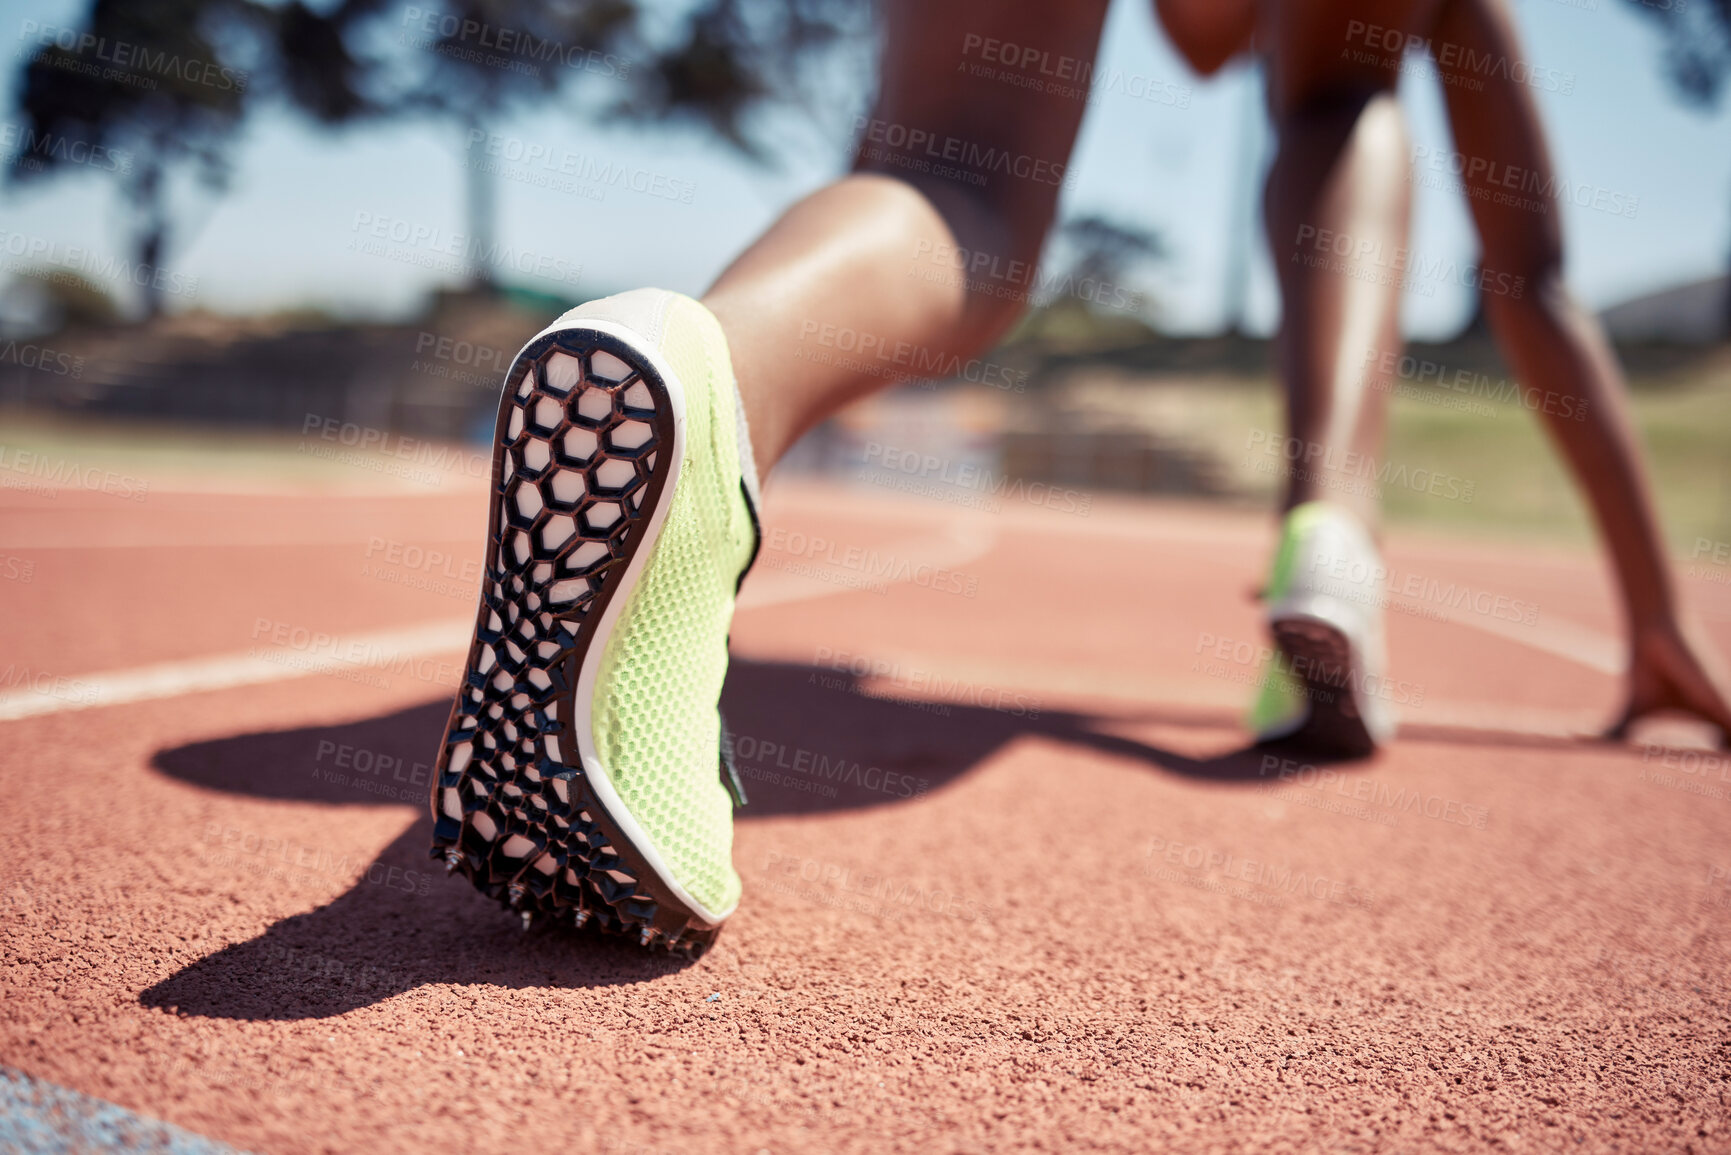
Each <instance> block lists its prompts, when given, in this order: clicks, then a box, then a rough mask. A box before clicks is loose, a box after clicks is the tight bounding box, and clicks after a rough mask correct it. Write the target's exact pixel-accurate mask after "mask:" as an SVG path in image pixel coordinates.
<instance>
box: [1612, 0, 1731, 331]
mask: <svg viewBox="0 0 1731 1155" xmlns="http://www.w3.org/2000/svg"><path fill="white" fill-rule="evenodd" d="M1629 3H1630V4H1632V5H1633V6H1634V7H1635V9H1636V10H1637V11H1639V12H1641V13H1642V14H1643V15H1645V16H1646V17H1647V18H1648V19H1650V20H1653V21H1654V22H1656V23H1657V24H1658V25H1659V27H1660V29H1661V30H1662V32H1663V34H1664V37H1665V61H1664V68H1665V74H1666V76H1667V77H1668V78H1669V80H1670V81H1671V86H1672V88H1673V89H1674V90H1675V91H1676V92H1677V95H1678V96H1679V97H1681V98H1682V100H1683V102H1684V103H1685V104H1687V105H1690V106H1693V107H1694V108H1697V109H1701V110H1704V111H1705V110H1709V109H1714V108H1717V107H1718V105H1719V99H1720V97H1721V96H1722V95H1723V93H1724V91H1725V81H1726V78H1727V77H1728V76H1731V0H1629ZM1721 310H1722V312H1721V320H1720V328H1721V332H1723V333H1727V334H1731V277H1728V278H1727V283H1726V288H1725V295H1724V298H1723V300H1722V304H1721Z"/></svg>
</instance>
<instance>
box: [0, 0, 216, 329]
mask: <svg viewBox="0 0 1731 1155" xmlns="http://www.w3.org/2000/svg"><path fill="white" fill-rule="evenodd" d="M235 8H236V6H235V5H234V4H233V3H232V0H95V2H94V3H93V4H92V5H91V9H90V14H89V16H88V17H87V18H86V20H85V21H84V22H83V23H82V25H81V26H80V27H79V28H78V29H76V30H72V29H57V28H48V27H44V26H42V25H39V24H37V23H36V22H34V21H29V22H26V32H27V34H29V35H32V36H34V38H35V50H34V51H33V52H32V53H31V55H30V56H29V57H28V59H27V60H26V62H25V64H24V66H23V69H22V75H21V77H20V80H19V89H20V91H19V97H18V107H19V110H20V111H21V112H22V114H23V120H24V125H23V128H22V134H21V140H20V143H19V148H18V153H17V155H16V157H15V158H14V163H13V165H12V167H11V169H10V173H9V180H10V181H11V182H12V183H23V182H28V181H34V180H39V179H42V178H44V177H47V176H49V175H53V174H59V173H63V172H65V171H67V170H68V169H72V168H75V167H95V168H98V169H101V170H104V171H108V172H110V173H112V174H113V175H114V176H115V178H116V179H117V180H119V181H120V183H121V187H122V188H123V189H124V190H125V193H126V198H127V201H128V202H129V204H130V206H131V208H132V210H133V229H132V233H133V236H132V261H131V262H130V264H129V265H128V267H125V268H123V269H121V270H120V272H121V274H122V276H123V278H124V279H125V280H127V281H129V282H131V283H132V284H134V285H136V286H138V288H139V289H140V290H141V291H142V297H143V302H144V307H145V311H146V312H147V313H154V312H156V311H157V310H158V309H159V308H160V306H161V301H162V293H163V291H164V289H165V287H166V285H167V284H168V279H167V278H166V277H165V276H164V275H163V260H164V257H165V255H166V251H167V248H168V243H169V237H170V214H169V207H168V187H167V182H168V177H169V174H170V173H171V172H172V171H173V170H174V169H175V168H177V167H180V166H182V165H186V166H190V167H192V168H193V169H194V170H195V171H196V172H197V174H198V176H199V178H200V179H201V180H202V181H203V182H204V183H205V184H207V185H209V186H212V187H221V185H222V184H223V182H224V180H225V179H226V177H227V175H228V164H227V160H226V152H225V149H226V146H227V145H228V143H229V142H230V141H231V140H232V139H233V137H234V135H235V133H236V131H237V130H238V129H239V127H240V123H241V120H242V117H243V115H244V113H245V109H246V101H247V84H248V76H247V74H246V72H245V71H243V70H241V69H238V68H234V67H231V66H229V65H227V64H225V63H223V62H222V60H221V59H220V57H219V54H218V51H217V48H216V45H215V43H214V42H213V40H212V38H211V36H210V35H209V34H208V31H207V30H209V29H211V28H212V27H214V26H219V25H221V24H222V23H223V22H224V18H225V17H228V16H232V15H233V14H234V13H235ZM33 25H34V27H32V26H33ZM70 271H71V272H74V273H83V272H85V270H83V269H72V270H70Z"/></svg>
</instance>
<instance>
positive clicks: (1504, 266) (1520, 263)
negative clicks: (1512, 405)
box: [1473, 253, 1572, 316]
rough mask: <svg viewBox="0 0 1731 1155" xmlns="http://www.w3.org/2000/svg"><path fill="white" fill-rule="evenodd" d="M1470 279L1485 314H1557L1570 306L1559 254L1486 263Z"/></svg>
mask: <svg viewBox="0 0 1731 1155" xmlns="http://www.w3.org/2000/svg"><path fill="white" fill-rule="evenodd" d="M1473 277H1474V282H1475V284H1474V287H1475V288H1477V289H1478V291H1479V294H1480V296H1482V297H1483V299H1484V303H1485V310H1486V312H1488V313H1492V314H1498V313H1501V314H1506V315H1509V316H1523V315H1529V314H1532V313H1535V312H1541V313H1547V314H1551V313H1559V312H1561V311H1563V310H1567V309H1569V308H1571V307H1572V305H1571V298H1570V296H1569V288H1568V284H1567V282H1566V281H1565V280H1564V279H1563V261H1562V254H1561V253H1558V254H1556V255H1554V256H1551V257H1544V256H1543V255H1542V254H1540V255H1537V256H1536V257H1535V258H1534V259H1518V260H1513V261H1508V262H1506V263H1503V262H1499V263H1497V264H1494V265H1493V264H1492V263H1491V262H1490V261H1488V260H1487V261H1485V262H1484V263H1483V264H1481V265H1480V266H1479V268H1478V269H1477V270H1475V271H1474V273H1473Z"/></svg>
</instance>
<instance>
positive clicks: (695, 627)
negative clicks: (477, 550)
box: [432, 289, 759, 955]
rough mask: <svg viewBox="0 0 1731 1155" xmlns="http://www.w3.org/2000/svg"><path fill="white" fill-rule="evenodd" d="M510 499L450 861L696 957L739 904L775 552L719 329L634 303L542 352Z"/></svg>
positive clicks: (502, 440) (451, 776)
mask: <svg viewBox="0 0 1731 1155" xmlns="http://www.w3.org/2000/svg"><path fill="white" fill-rule="evenodd" d="M493 495H494V497H493V507H492V514H491V517H490V520H489V530H488V544H487V551H488V552H487V559H486V564H485V581H484V586H483V589H482V593H481V605H480V611H479V621H478V622H477V625H476V627H475V640H474V641H473V643H472V644H471V645H470V647H469V660H468V666H467V669H466V671H465V675H464V680H463V686H462V688H461V689H460V690H459V691H458V694H457V701H456V704H455V706H454V707H453V708H452V711H451V720H450V723H449V725H448V727H447V729H446V732H445V741H444V745H443V747H442V748H441V750H440V752H439V762H438V769H439V773H438V777H437V780H436V782H435V783H434V786H433V797H432V809H433V817H434V820H435V827H434V831H433V851H432V853H433V856H434V857H436V858H442V859H444V861H445V863H446V869H447V870H448V871H455V870H459V869H460V870H462V871H463V872H464V873H465V874H466V875H468V877H469V879H470V880H471V881H472V882H473V883H474V884H475V886H476V887H477V888H478V889H480V890H481V891H482V892H484V893H486V894H488V895H490V896H492V897H495V898H498V899H499V900H500V902H501V903H503V904H504V905H506V906H507V907H509V908H511V909H514V910H517V911H519V912H521V913H522V915H523V919H524V923H525V925H528V923H529V921H530V919H531V918H532V917H533V916H534V915H536V914H539V915H542V916H544V917H551V918H553V919H566V920H568V921H569V922H570V923H572V924H574V925H576V926H579V927H582V926H585V925H588V926H593V927H597V928H599V929H601V930H603V931H608V932H612V933H618V934H625V935H628V936H630V937H631V938H633V939H635V940H636V941H638V942H640V943H642V944H643V945H645V946H649V945H658V946H663V947H666V948H668V949H670V950H676V951H682V952H687V953H690V954H693V955H696V954H700V953H701V952H702V951H703V950H705V949H707V947H708V946H709V945H710V943H712V942H713V941H714V939H715V936H716V933H717V932H718V931H719V929H720V926H721V923H722V921H723V920H724V919H726V918H727V916H728V915H729V914H731V913H732V912H733V909H734V907H735V906H736V905H737V904H738V902H739V891H740V885H739V876H738V875H737V874H736V873H735V872H734V869H733V861H732V846H733V806H734V804H735V802H743V800H744V795H743V792H742V791H741V790H740V789H739V783H738V779H737V777H736V776H734V775H733V773H732V770H731V768H730V767H729V765H728V762H727V759H726V754H725V749H724V744H723V739H722V725H721V718H720V714H719V713H718V711H717V708H716V702H717V699H718V698H719V697H720V694H721V684H722V680H723V678H724V677H725V676H726V673H727V632H728V626H729V624H730V623H731V621H732V618H733V602H734V594H735V592H736V591H737V589H738V587H739V582H740V581H741V579H742V578H743V577H744V575H745V571H746V570H747V569H748V568H750V565H751V561H752V558H753V556H754V555H755V553H756V550H757V545H758V538H759V534H758V526H757V512H756V510H757V508H758V505H759V502H758V497H757V471H756V466H755V465H754V463H753V462H752V458H751V446H750V441H749V439H748V438H747V436H746V428H745V419H744V413H743V410H742V409H741V408H740V404H739V395H738V391H737V390H736V388H735V387H734V380H733V370H732V367H731V364H730V362H729V358H728V353H727V343H726V340H725V338H724V337H723V335H722V332H721V326H720V325H719V324H718V323H717V322H716V320H715V318H714V317H713V316H712V315H711V314H710V313H709V311H708V310H707V309H705V308H704V307H703V306H702V305H700V304H698V303H697V302H696V301H693V300H691V299H690V298H689V297H683V296H680V295H679V294H677V293H669V292H664V291H661V290H657V289H640V290H636V291H634V292H629V293H622V294H620V295H618V296H615V297H607V298H603V299H601V300H598V301H591V302H589V303H588V304H586V305H582V306H579V307H578V308H576V309H573V310H571V311H570V312H569V313H566V314H565V315H564V316H562V317H560V318H559V320H558V321H556V322H554V324H553V325H551V326H550V327H549V328H547V329H546V330H544V331H543V332H542V333H540V334H539V335H538V336H536V337H535V339H534V340H532V341H530V342H529V344H528V345H526V346H525V347H524V349H523V351H522V352H521V353H519V354H518V355H517V359H516V361H515V362H514V363H513V364H512V366H511V370H510V372H509V374H508V375H507V376H506V379H505V389H504V395H503V397H502V398H501V400H500V403H499V419H498V433H497V440H496V445H495V448H494V454H493ZM730 795H731V796H730Z"/></svg>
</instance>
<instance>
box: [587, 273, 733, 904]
mask: <svg viewBox="0 0 1731 1155" xmlns="http://www.w3.org/2000/svg"><path fill="white" fill-rule="evenodd" d="M585 317H602V318H605V319H608V320H617V321H619V322H621V323H624V324H627V325H630V326H631V327H632V328H634V329H635V330H637V331H638V332H639V333H640V334H642V335H643V336H644V338H645V339H646V340H647V341H649V342H650V343H652V344H653V345H654V346H655V347H657V348H658V350H659V352H660V353H661V355H662V357H663V358H664V359H665V360H666V362H667V363H668V365H669V366H670V367H671V368H672V370H673V373H674V375H675V376H677V377H678V378H679V381H680V383H681V384H682V385H683V387H684V392H685V450H684V457H683V460H682V463H681V467H680V473H679V476H678V479H677V483H676V485H675V486H674V489H673V492H672V495H671V497H666V496H664V497H663V500H665V501H669V502H670V504H669V507H668V512H667V517H666V520H665V522H664V523H663V525H662V528H661V534H660V537H659V538H658V540H657V541H656V542H655V544H654V546H653V553H652V554H651V555H650V557H649V559H648V563H647V564H646V565H645V567H644V568H643V570H642V573H641V575H640V577H639V580H638V582H637V584H636V587H635V588H634V589H632V590H631V591H630V594H629V598H628V600H627V601H626V603H625V606H624V609H623V611H622V613H621V614H620V616H619V619H618V621H617V624H616V625H615V627H614V631H613V634H612V636H611V637H610V638H609V639H608V641H607V646H606V651H605V653H604V654H603V655H602V657H601V661H600V665H599V668H598V675H597V679H596V683H595V688H594V695H593V699H592V704H591V725H592V733H593V740H594V748H595V752H596V755H597V756H598V757H599V759H600V761H601V764H602V766H603V767H604V768H605V769H606V771H607V773H608V776H609V778H610V780H611V781H612V783H613V787H614V789H615V790H616V791H617V793H618V795H619V797H620V799H621V800H622V801H623V803H624V804H625V806H626V807H627V808H628V809H629V810H630V812H631V815H632V817H633V818H634V819H635V820H636V821H637V823H638V824H639V825H640V826H641V827H642V828H643V830H644V831H645V832H647V834H648V835H649V837H650V838H651V839H652V840H653V842H654V849H655V851H656V852H657V853H658V854H659V855H660V857H661V859H662V861H663V862H664V863H665V864H666V865H667V867H668V869H669V870H670V871H671V872H672V874H673V875H674V881H675V882H677V883H678V884H679V885H680V886H682V887H683V888H684V889H685V890H686V892H687V893H689V894H690V895H691V896H692V897H693V898H695V899H696V900H697V901H698V902H700V903H702V904H703V905H704V906H705V907H706V908H708V910H709V911H710V912H711V913H712V914H715V915H717V916H721V915H724V914H726V913H727V912H729V911H731V910H732V908H733V907H734V906H735V904H736V903H737V902H738V900H739V890H740V884H739V876H738V875H737V874H736V873H735V872H734V870H733V864H732V845H733V803H732V799H731V798H730V797H729V795H728V793H727V791H726V789H725V788H724V787H723V785H722V783H721V780H720V777H719V773H718V759H719V754H720V740H721V733H720V731H721V723H720V716H719V714H718V712H717V708H716V703H717V700H718V699H719V697H720V694H721V685H722V682H723V680H724V679H725V677H726V674H727V634H728V629H729V626H730V625H731V622H732V618H733V601H734V590H735V588H736V586H737V583H738V580H739V575H740V574H741V572H742V571H743V570H744V569H745V567H746V565H747V564H748V562H749V560H750V557H751V553H752V550H753V549H754V548H755V545H756V528H755V524H754V522H753V519H752V515H751V511H750V509H749V508H748V506H747V504H746V498H745V495H744V492H743V490H742V488H741V480H742V473H741V470H742V463H741V459H740V449H739V446H740V430H739V426H738V420H739V419H738V401H737V395H736V392H735V388H734V382H733V371H732V367H731V365H730V362H729V358H728V354H727V345H726V341H725V338H724V337H723V335H722V332H721V327H720V325H719V324H718V323H717V322H716V320H715V318H714V317H713V316H712V315H711V314H710V313H709V311H708V310H706V309H704V308H703V306H701V305H699V304H698V303H697V302H696V301H693V300H691V299H690V298H687V297H682V296H679V295H677V294H673V293H665V292H661V291H658V290H639V291H637V292H634V293H626V294H621V295H620V296H619V297H613V298H607V299H606V300H604V301H600V302H595V303H594V304H593V305H592V306H584V307H582V308H580V309H577V310H573V312H572V313H571V314H568V315H567V317H566V318H564V320H568V321H579V320H582V319H584V318H585ZM753 481H755V478H754V479H753Z"/></svg>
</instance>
